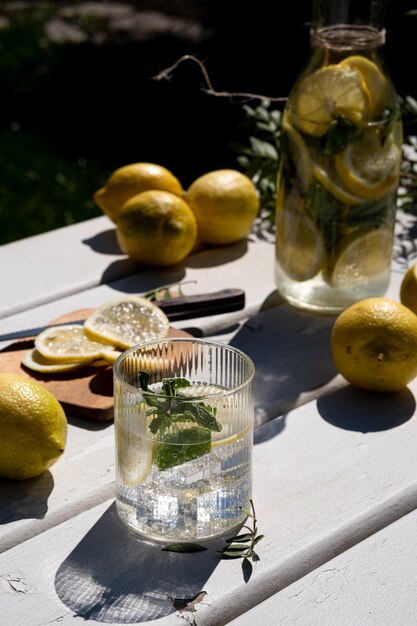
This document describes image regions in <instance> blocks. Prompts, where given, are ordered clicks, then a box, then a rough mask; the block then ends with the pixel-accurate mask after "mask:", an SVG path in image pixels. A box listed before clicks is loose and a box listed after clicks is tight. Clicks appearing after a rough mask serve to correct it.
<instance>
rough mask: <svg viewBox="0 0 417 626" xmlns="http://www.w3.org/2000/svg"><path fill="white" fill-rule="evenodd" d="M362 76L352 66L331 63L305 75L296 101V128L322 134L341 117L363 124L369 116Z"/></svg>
mask: <svg viewBox="0 0 417 626" xmlns="http://www.w3.org/2000/svg"><path fill="white" fill-rule="evenodd" d="M361 78H362V77H361V74H360V73H359V72H358V71H357V70H356V69H354V68H353V67H349V66H341V65H328V66H326V67H323V68H321V69H319V70H317V71H316V72H314V73H313V74H310V75H309V76H307V77H306V78H304V80H303V81H302V82H301V83H300V85H299V86H298V88H297V90H296V92H295V96H294V101H293V116H294V122H295V124H296V126H297V128H298V129H299V130H301V131H302V132H304V133H307V134H308V135H313V136H315V137H321V136H322V135H324V133H326V132H327V130H328V129H329V127H330V125H331V123H332V122H333V121H334V120H335V119H337V118H338V117H341V116H343V117H346V118H347V119H348V120H350V121H351V122H352V123H353V124H356V125H360V124H362V123H363V122H364V121H365V120H366V119H367V116H368V109H369V94H368V89H367V87H366V85H365V84H364V82H363V80H362V79H361Z"/></svg>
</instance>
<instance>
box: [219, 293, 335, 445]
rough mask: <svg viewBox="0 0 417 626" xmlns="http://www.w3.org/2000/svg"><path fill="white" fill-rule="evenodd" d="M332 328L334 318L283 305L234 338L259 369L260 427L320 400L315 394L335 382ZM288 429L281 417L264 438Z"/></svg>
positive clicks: (257, 411) (258, 317) (248, 324)
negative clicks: (311, 401)
mask: <svg viewBox="0 0 417 626" xmlns="http://www.w3.org/2000/svg"><path fill="white" fill-rule="evenodd" d="M333 323H334V317H330V316H319V315H313V314H309V313H306V312H303V311H300V310H298V309H295V308H293V307H290V306H288V305H286V304H282V305H281V306H276V307H274V308H271V309H267V310H265V311H261V313H259V314H258V315H256V316H254V317H252V318H251V319H249V320H248V321H247V322H246V323H245V324H244V325H243V326H242V327H241V329H240V330H239V332H238V333H237V334H236V335H235V336H234V338H233V339H232V341H231V345H233V346H235V347H236V348H239V349H240V350H243V352H245V353H246V354H248V355H249V356H250V357H251V359H252V360H253V361H254V364H255V368H256V375H255V385H254V387H255V424H256V426H259V425H260V424H264V423H265V422H269V421H270V420H272V419H273V418H276V417H277V416H282V415H283V414H285V413H286V412H288V411H289V410H291V409H293V408H294V407H296V406H298V405H300V404H302V403H304V402H308V401H309V400H310V399H313V398H317V395H318V393H320V392H318V391H317V390H318V389H319V388H320V387H323V386H325V385H326V384H327V383H328V382H329V381H331V380H332V379H333V378H334V377H335V376H336V374H337V371H336V369H335V366H334V364H333V360H332V357H331V353H330V334H331V330H332V327H333ZM327 392H328V389H327ZM284 426H285V417H282V418H280V420H276V421H275V423H274V424H273V425H272V426H270V427H269V429H265V428H264V429H263V430H264V436H267V437H268V438H269V437H270V436H273V433H275V434H278V433H279V432H281V431H282V429H283V428H284ZM267 432H268V433H269V435H267V434H266V433H267Z"/></svg>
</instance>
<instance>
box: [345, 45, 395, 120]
mask: <svg viewBox="0 0 417 626" xmlns="http://www.w3.org/2000/svg"><path fill="white" fill-rule="evenodd" d="M339 66H342V67H351V68H353V69H355V70H357V71H358V72H359V73H360V75H361V76H362V80H363V83H364V84H365V85H366V88H367V91H368V94H369V113H370V115H372V114H374V113H376V112H377V111H379V110H380V109H381V108H382V106H383V104H384V102H385V100H386V97H387V91H388V81H387V79H386V77H385V76H384V74H383V73H382V72H381V70H380V69H379V67H378V66H377V64H376V63H374V62H373V61H371V60H370V59H368V58H366V57H363V56H360V55H352V56H350V57H347V58H346V59H343V61H341V62H340V63H339Z"/></svg>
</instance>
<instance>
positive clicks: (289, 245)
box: [276, 208, 325, 282]
mask: <svg viewBox="0 0 417 626" xmlns="http://www.w3.org/2000/svg"><path fill="white" fill-rule="evenodd" d="M276 239H277V245H276V256H277V261H278V262H279V264H280V266H281V267H282V269H283V270H284V272H285V273H286V274H287V275H288V276H289V277H290V278H292V279H293V280H296V281H298V282H302V281H304V280H309V279H310V278H313V276H315V275H316V274H317V272H318V271H319V270H320V268H321V267H322V265H323V262H324V258H325V249H324V243H323V237H322V235H321V233H320V232H319V230H318V229H317V227H316V226H315V224H314V222H313V220H312V219H311V218H310V217H308V215H306V214H305V213H303V212H302V211H298V210H291V209H289V208H283V209H281V210H280V211H279V212H278V214H277V220H276Z"/></svg>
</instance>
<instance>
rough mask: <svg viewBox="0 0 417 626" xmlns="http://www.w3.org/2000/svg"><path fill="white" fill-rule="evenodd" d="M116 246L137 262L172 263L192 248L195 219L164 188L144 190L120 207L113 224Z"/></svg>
mask: <svg viewBox="0 0 417 626" xmlns="http://www.w3.org/2000/svg"><path fill="white" fill-rule="evenodd" d="M116 236H117V241H118V243H119V246H120V248H121V249H122V251H123V252H125V253H126V254H128V255H129V256H130V258H132V259H133V260H134V261H137V262H138V263H144V264H145V265H155V266H168V265H175V263H179V262H180V261H182V260H183V259H184V258H185V257H186V256H187V255H188V254H189V253H190V252H191V250H192V249H193V246H194V244H195V242H196V237H197V223H196V220H195V217H194V214H193V212H192V211H191V209H190V207H189V206H188V205H187V204H186V203H185V202H184V200H182V199H181V198H179V197H178V196H175V195H174V194H172V193H169V192H167V191H158V190H152V191H144V192H142V193H139V194H138V195H136V196H133V198H130V200H128V201H127V202H126V203H125V204H124V205H123V207H122V208H121V210H120V213H119V217H118V220H117V226H116Z"/></svg>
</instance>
